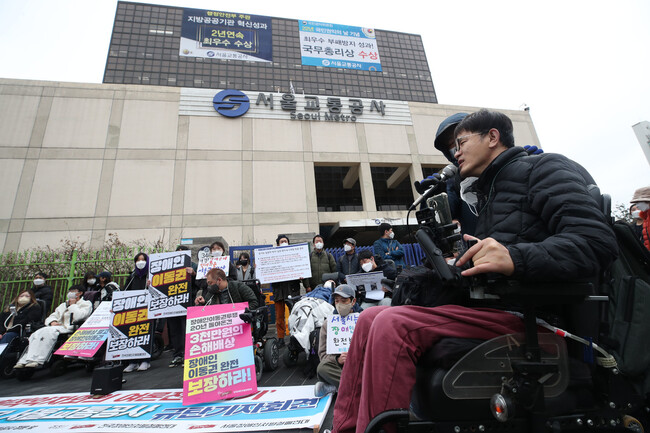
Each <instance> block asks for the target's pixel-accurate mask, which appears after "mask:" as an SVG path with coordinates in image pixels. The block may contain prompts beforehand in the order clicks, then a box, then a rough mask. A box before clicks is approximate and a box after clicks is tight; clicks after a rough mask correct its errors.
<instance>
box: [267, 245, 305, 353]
mask: <svg viewBox="0 0 650 433" xmlns="http://www.w3.org/2000/svg"><path fill="white" fill-rule="evenodd" d="M275 244H276V245H277V246H279V247H282V246H288V245H289V238H288V237H287V236H286V235H278V237H277V238H276V239H275ZM289 296H291V297H297V296H300V280H290V281H281V282H277V283H273V302H274V303H275V330H276V332H277V335H278V347H283V346H284V344H285V343H284V337H285V335H287V321H286V316H285V308H286V304H285V302H284V301H285V299H287V298H289Z"/></svg>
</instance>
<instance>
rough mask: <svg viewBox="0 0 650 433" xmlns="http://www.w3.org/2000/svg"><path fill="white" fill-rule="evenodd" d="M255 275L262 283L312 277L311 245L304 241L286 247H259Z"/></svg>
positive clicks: (256, 254) (256, 252)
mask: <svg viewBox="0 0 650 433" xmlns="http://www.w3.org/2000/svg"><path fill="white" fill-rule="evenodd" d="M255 276H256V277H257V279H258V280H260V283H261V284H266V283H277V282H280V281H290V280H297V279H299V278H310V277H311V263H310V262H309V246H308V245H307V244H306V243H304V244H297V245H287V246H286V247H271V248H257V249H256V250H255Z"/></svg>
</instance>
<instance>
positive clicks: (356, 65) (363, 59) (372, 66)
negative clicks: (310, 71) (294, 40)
mask: <svg viewBox="0 0 650 433" xmlns="http://www.w3.org/2000/svg"><path fill="white" fill-rule="evenodd" d="M298 31H299V36H300V53H301V55H302V64H303V65H308V66H325V67H327V68H342V69H357V70H361V71H381V59H380V58H379V49H378V48H377V39H376V38H375V31H374V30H373V29H369V28H365V27H352V26H344V25H340V24H329V23H320V22H316V21H306V20H300V21H298Z"/></svg>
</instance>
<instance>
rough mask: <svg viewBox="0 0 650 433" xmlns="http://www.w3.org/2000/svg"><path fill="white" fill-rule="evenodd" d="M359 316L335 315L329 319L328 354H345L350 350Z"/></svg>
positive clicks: (356, 314) (352, 314)
mask: <svg viewBox="0 0 650 433" xmlns="http://www.w3.org/2000/svg"><path fill="white" fill-rule="evenodd" d="M359 314H361V313H350V314H348V315H347V316H341V315H339V314H333V315H331V316H328V317H327V323H326V325H327V353H328V354H337V353H345V352H347V351H348V350H350V341H351V340H352V333H353V332H354V328H355V326H357V320H359Z"/></svg>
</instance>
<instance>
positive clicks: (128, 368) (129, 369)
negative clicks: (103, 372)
mask: <svg viewBox="0 0 650 433" xmlns="http://www.w3.org/2000/svg"><path fill="white" fill-rule="evenodd" d="M137 367H138V364H137V363H135V362H132V363H130V364H129V365H127V366H126V368H125V369H124V373H131V372H132V371H133V370H135V369H136V368H137Z"/></svg>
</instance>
